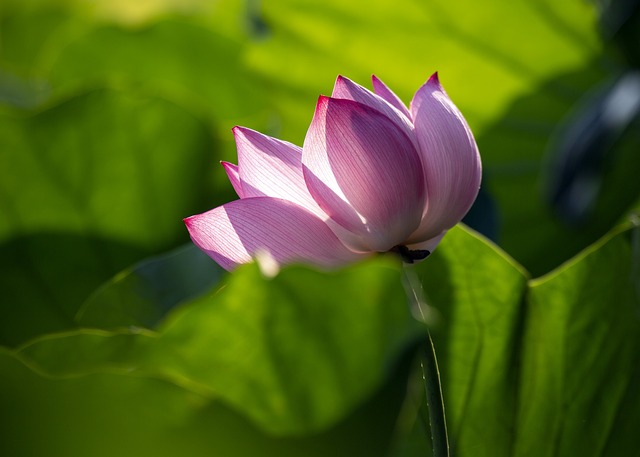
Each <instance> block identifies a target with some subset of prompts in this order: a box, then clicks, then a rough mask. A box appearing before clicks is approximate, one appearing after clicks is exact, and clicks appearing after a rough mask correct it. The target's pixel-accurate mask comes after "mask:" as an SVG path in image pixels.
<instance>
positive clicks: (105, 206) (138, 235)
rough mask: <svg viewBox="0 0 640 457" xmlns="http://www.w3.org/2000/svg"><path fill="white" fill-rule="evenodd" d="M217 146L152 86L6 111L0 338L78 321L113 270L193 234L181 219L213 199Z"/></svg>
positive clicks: (1, 136) (0, 119)
mask: <svg viewBox="0 0 640 457" xmlns="http://www.w3.org/2000/svg"><path fill="white" fill-rule="evenodd" d="M214 148H215V144H214V142H213V140H212V138H211V135H210V133H209V131H208V130H207V128H206V126H205V125H204V124H203V123H202V122H201V121H200V120H199V119H198V118H197V117H195V116H193V115H192V114H190V113H189V112H187V111H185V110H184V109H182V108H180V107H178V106H176V105H175V104H173V103H170V102H167V101H165V100H163V99H160V98H154V97H149V96H147V95H145V94H144V93H143V92H135V93H131V92H120V91H109V90H98V91H93V92H89V93H86V94H83V95H80V96H77V97H74V98H71V99H69V100H67V101H65V102H63V103H61V104H59V105H56V106H54V107H51V108H49V109H45V110H42V111H37V112H27V113H25V112H22V111H20V112H18V111H8V112H6V113H5V114H2V115H0V151H2V152H1V153H0V176H1V179H0V289H2V291H3V299H2V305H0V306H1V309H2V316H3V318H2V319H0V342H2V343H4V344H16V343H19V342H21V341H24V340H25V339H27V338H29V337H32V336H35V335H37V334H40V333H43V332H47V331H54V330H58V329H61V328H65V327H69V326H70V325H72V322H71V321H72V317H73V316H74V315H75V313H76V311H77V308H78V306H79V305H80V304H81V303H82V301H83V300H84V299H86V297H87V296H88V295H89V294H90V293H91V292H92V291H93V290H94V289H95V288H96V287H97V286H99V285H100V284H101V283H102V282H104V281H105V280H106V279H108V278H109V277H110V276H112V275H113V274H114V273H115V272H117V271H119V270H121V269H122V268H124V267H125V266H127V265H129V264H131V263H132V262H134V261H136V260H138V259H140V258H142V257H145V256H147V255H149V254H151V253H153V252H158V251H160V250H163V249H166V248H167V247H169V246H171V245H173V244H175V243H176V242H177V241H179V240H186V239H187V236H186V233H185V230H184V227H183V225H182V223H181V219H182V218H183V217H185V216H188V215H189V214H192V213H193V212H197V211H200V210H203V209H205V208H207V207H208V205H209V204H211V201H212V200H214V199H210V200H209V201H207V199H206V197H207V196H211V195H212V194H211V191H210V190H209V189H210V186H209V182H210V180H208V179H206V176H207V174H208V172H207V166H208V165H209V164H210V162H211V151H212V150H214ZM185 183H189V185H185ZM222 198H224V197H223V196H222Z"/></svg>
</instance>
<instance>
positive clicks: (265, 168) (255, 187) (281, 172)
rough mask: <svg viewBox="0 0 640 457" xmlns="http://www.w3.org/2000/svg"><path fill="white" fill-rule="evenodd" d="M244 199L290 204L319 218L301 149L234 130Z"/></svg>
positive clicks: (242, 129) (247, 131)
mask: <svg viewBox="0 0 640 457" xmlns="http://www.w3.org/2000/svg"><path fill="white" fill-rule="evenodd" d="M233 134H234V136H235V139H236V145H237V149H238V171H239V180H240V183H241V186H242V191H243V196H241V198H248V197H264V196H266V197H273V198H281V199H284V200H289V201H291V202H294V203H297V204H298V205H300V206H303V207H305V208H307V209H308V210H310V211H312V212H313V213H315V214H317V215H319V216H322V215H323V213H322V210H320V207H319V206H318V205H317V203H316V202H315V201H314V200H313V198H312V197H311V194H309V191H308V190H307V186H306V184H305V182H304V177H303V174H302V148H300V147H299V146H296V145H294V144H291V143H288V142H286V141H282V140H278V139H276V138H272V137H270V136H267V135H263V134H262V133H259V132H256V131H255V130H251V129H248V128H245V127H235V128H234V129H233Z"/></svg>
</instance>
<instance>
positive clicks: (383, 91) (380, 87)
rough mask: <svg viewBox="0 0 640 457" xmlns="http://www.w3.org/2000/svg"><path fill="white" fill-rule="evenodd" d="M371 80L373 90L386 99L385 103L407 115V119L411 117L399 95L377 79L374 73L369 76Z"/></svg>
mask: <svg viewBox="0 0 640 457" xmlns="http://www.w3.org/2000/svg"><path fill="white" fill-rule="evenodd" d="M371 80H372V82H373V91H374V92H375V94H376V95H377V96H379V97H382V98H383V99H385V100H386V101H387V103H389V104H391V105H392V106H394V107H395V108H396V109H397V110H398V111H400V112H401V113H402V114H404V115H405V116H407V119H411V114H410V113H409V110H408V109H407V105H405V104H404V103H403V102H402V100H400V97H398V96H397V95H396V94H395V92H393V91H392V90H391V89H389V87H387V85H386V84H385V83H383V82H382V80H380V79H378V77H377V76H376V75H373V76H371Z"/></svg>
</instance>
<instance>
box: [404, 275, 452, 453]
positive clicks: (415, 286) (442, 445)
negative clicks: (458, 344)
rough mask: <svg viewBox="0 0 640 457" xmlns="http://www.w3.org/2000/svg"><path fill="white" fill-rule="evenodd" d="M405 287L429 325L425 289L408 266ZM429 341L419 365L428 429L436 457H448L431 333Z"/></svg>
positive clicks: (445, 428) (443, 414)
mask: <svg viewBox="0 0 640 457" xmlns="http://www.w3.org/2000/svg"><path fill="white" fill-rule="evenodd" d="M403 270H404V273H405V285H406V289H407V295H408V296H409V299H410V301H411V304H412V306H413V307H414V309H415V310H417V311H418V313H419V314H420V318H421V320H422V321H423V322H425V324H428V321H429V320H428V316H427V315H425V309H424V307H425V306H426V303H425V301H424V298H423V297H422V295H423V294H422V285H421V284H420V281H419V280H418V278H417V277H416V276H415V274H414V273H413V271H410V270H409V268H408V267H406V266H405V268H404V269H403ZM427 337H428V341H427V342H426V343H427V344H426V345H425V346H424V347H423V348H422V350H421V354H420V355H421V358H422V360H421V361H420V364H421V366H422V377H423V379H424V386H425V392H426V400H427V408H428V411H429V427H430V429H431V445H432V447H433V457H449V455H450V454H449V437H448V435H447V421H446V416H445V412H444V400H443V398H442V385H441V383H440V370H439V369H438V360H437V358H436V350H435V347H434V345H433V340H432V339H431V333H430V332H429V330H427Z"/></svg>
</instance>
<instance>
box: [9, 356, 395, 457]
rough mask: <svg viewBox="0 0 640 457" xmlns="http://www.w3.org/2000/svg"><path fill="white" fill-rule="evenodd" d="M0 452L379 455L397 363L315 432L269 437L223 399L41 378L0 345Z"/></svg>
mask: <svg viewBox="0 0 640 457" xmlns="http://www.w3.org/2000/svg"><path fill="white" fill-rule="evenodd" d="M0 373H2V376H0V425H2V431H1V432H0V438H1V439H0V454H1V455H3V456H4V455H6V456H11V457H33V456H47V457H86V456H92V457H113V456H116V455H117V456H121V457H175V456H178V455H189V456H193V457H200V456H212V455H213V456H225V457H251V456H256V455H259V456H265V457H270V456H273V457H276V456H278V457H299V456H300V455H305V456H309V457H324V456H327V455H331V456H336V457H351V456H354V455H360V454H361V453H362V454H366V455H367V456H371V457H384V456H385V455H386V450H387V449H388V447H389V443H390V441H391V440H392V430H393V427H394V422H395V418H396V417H397V415H398V408H399V405H400V404H401V403H402V399H403V396H404V393H405V386H406V367H403V368H402V369H400V370H398V372H397V374H395V375H394V376H392V378H391V379H390V380H389V381H388V382H386V383H385V384H384V386H383V387H382V388H381V389H379V390H378V391H377V392H376V393H375V394H374V395H373V396H372V397H371V398H369V399H368V400H367V401H366V402H365V403H363V404H362V405H361V406H359V407H358V408H357V409H356V410H355V411H352V412H351V413H350V415H349V417H347V418H345V419H344V420H341V421H340V422H339V423H337V424H335V425H333V426H332V427H331V429H329V430H326V431H324V432H322V433H318V434H313V435H308V436H305V437H274V436H272V435H269V434H267V433H265V432H264V431H263V430H261V429H259V428H257V427H255V425H253V424H251V423H250V422H249V421H248V420H247V419H246V417H245V416H243V415H241V414H238V412H237V411H234V410H233V409H232V408H229V406H228V405H225V403H224V402H221V401H218V400H216V399H211V398H208V397H206V396H203V395H199V394H197V393H194V392H192V391H189V390H185V389H182V388H180V387H178V386H176V385H175V384H172V383H169V382H166V381H163V380H159V379H155V378H153V377H143V376H130V375H124V374H115V373H96V374H90V375H86V376H82V377H69V378H64V379H55V380H52V379H48V378H44V377H42V376H39V375H38V374H36V373H34V372H33V371H32V370H30V369H29V368H27V367H26V366H25V365H24V364H23V363H22V362H21V361H19V360H18V359H17V358H16V357H15V356H14V355H13V354H11V353H8V352H6V351H3V350H0Z"/></svg>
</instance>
